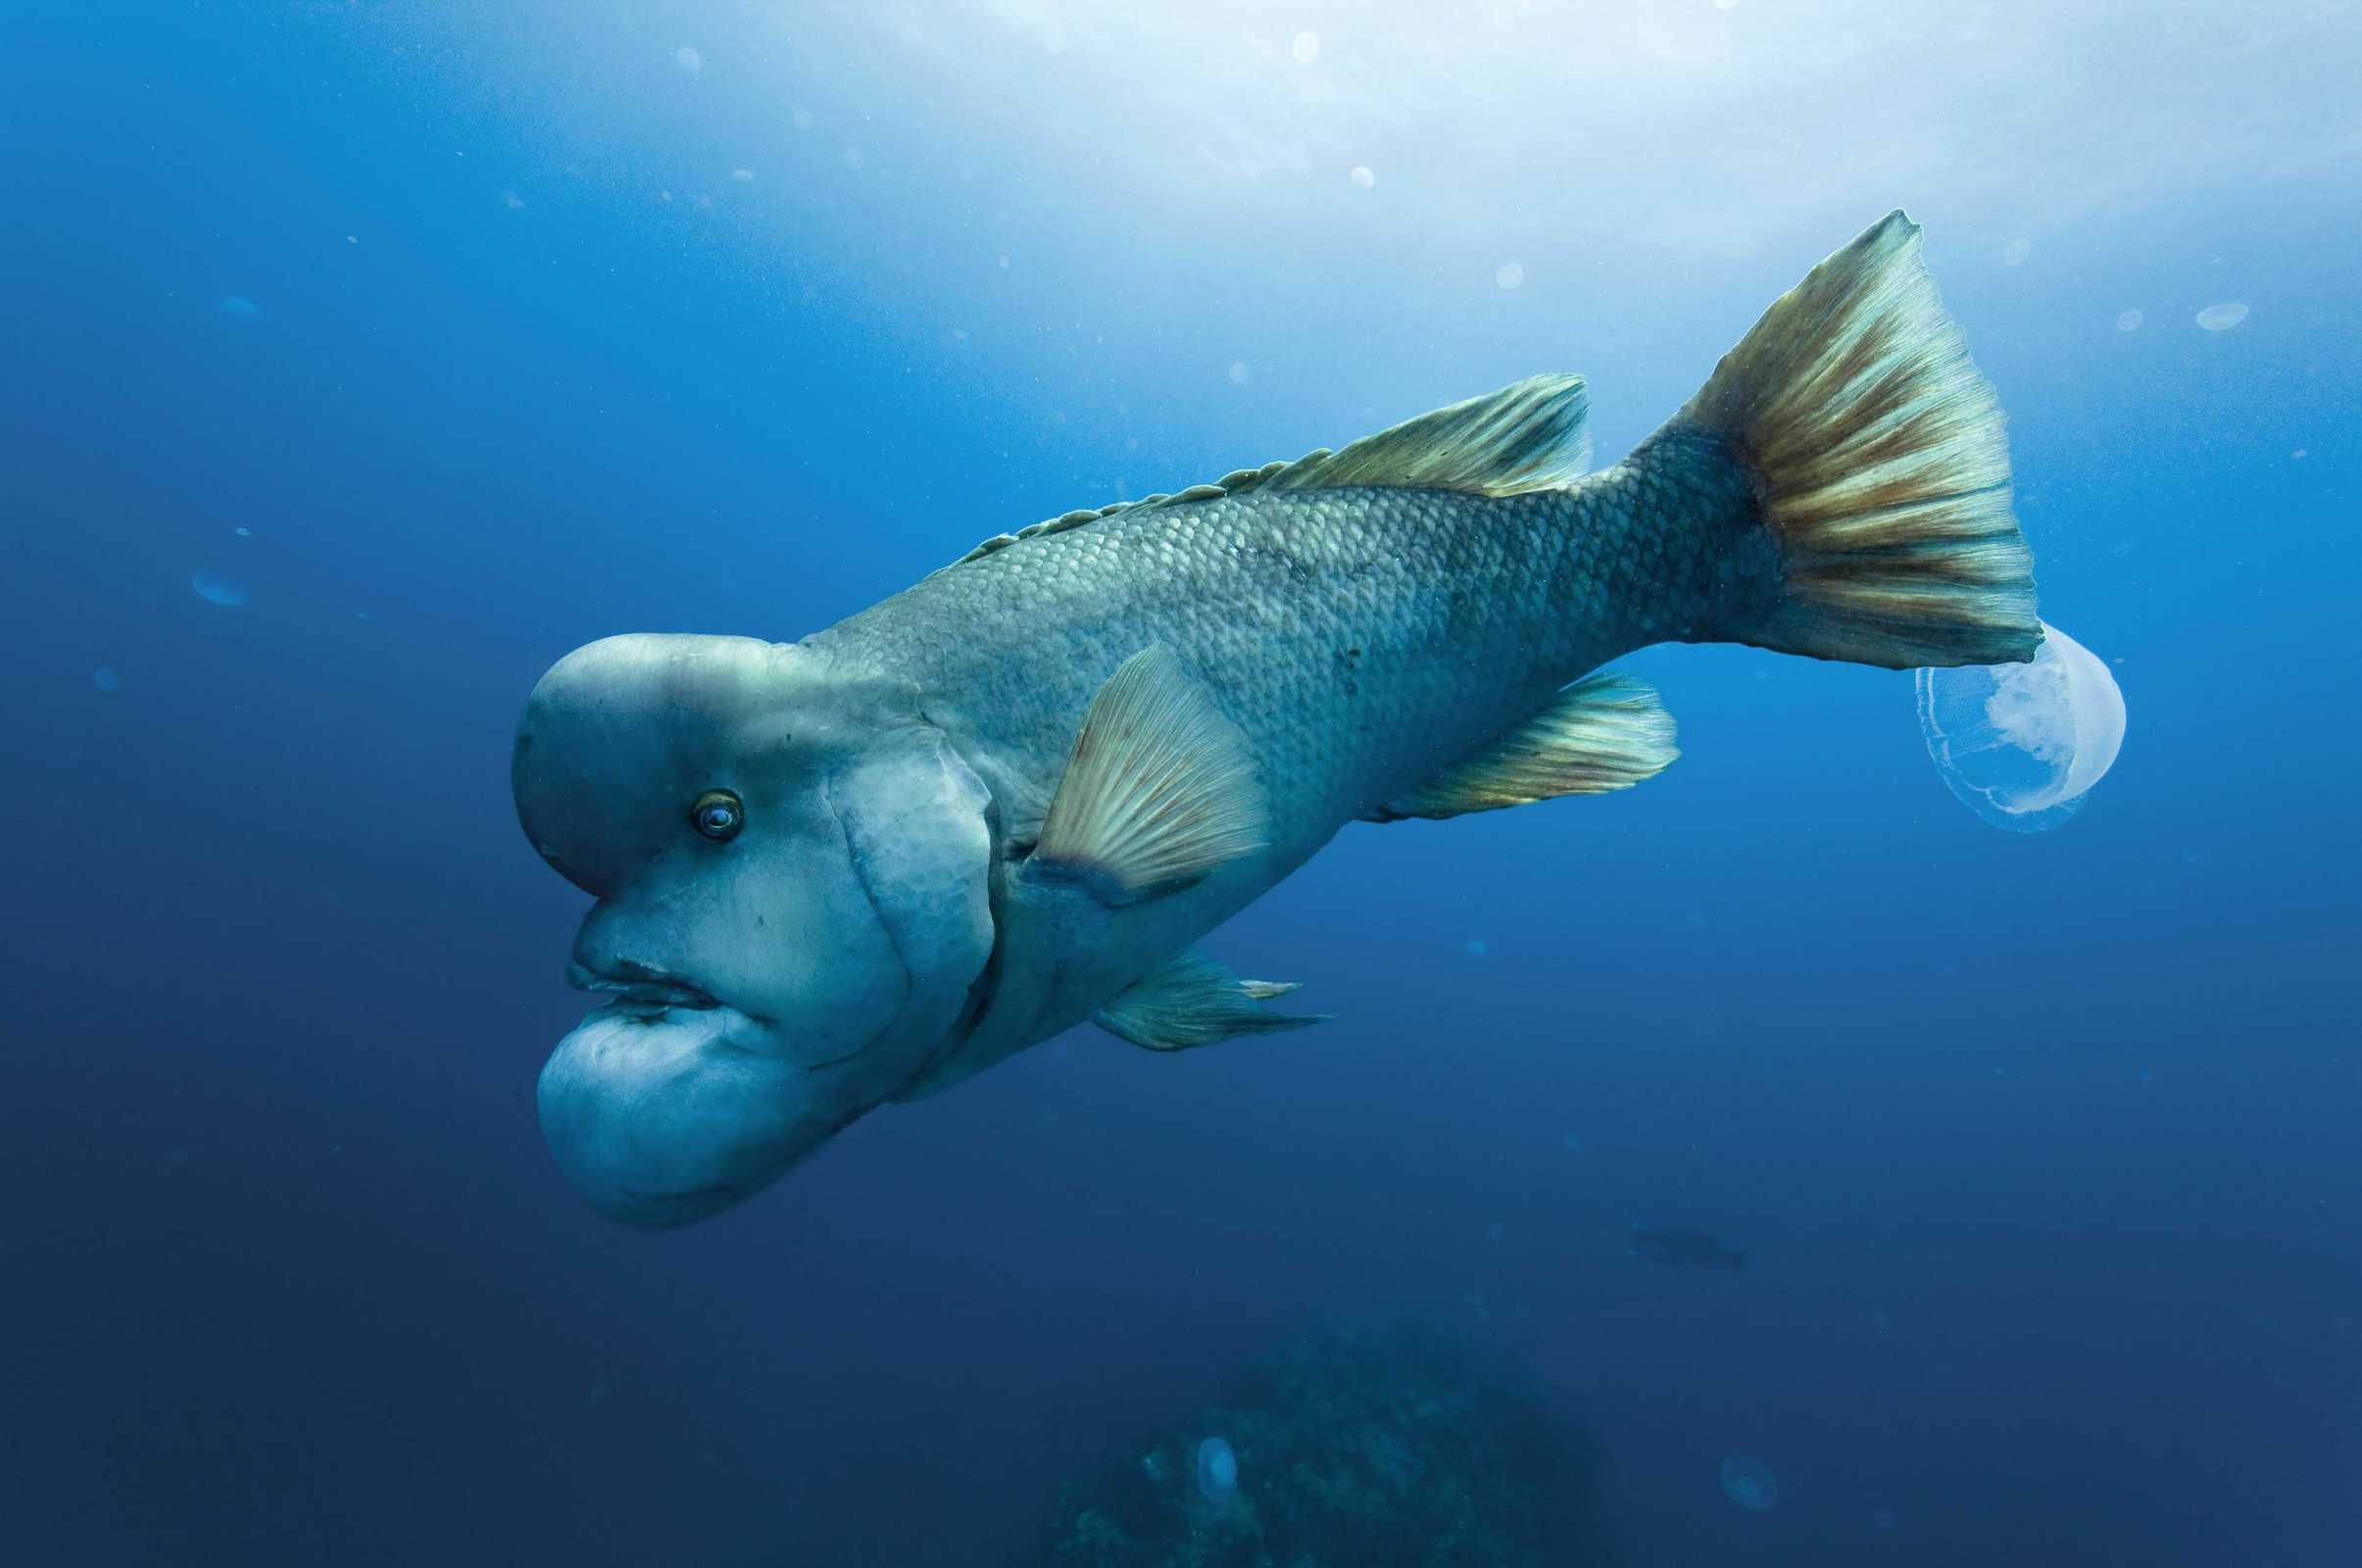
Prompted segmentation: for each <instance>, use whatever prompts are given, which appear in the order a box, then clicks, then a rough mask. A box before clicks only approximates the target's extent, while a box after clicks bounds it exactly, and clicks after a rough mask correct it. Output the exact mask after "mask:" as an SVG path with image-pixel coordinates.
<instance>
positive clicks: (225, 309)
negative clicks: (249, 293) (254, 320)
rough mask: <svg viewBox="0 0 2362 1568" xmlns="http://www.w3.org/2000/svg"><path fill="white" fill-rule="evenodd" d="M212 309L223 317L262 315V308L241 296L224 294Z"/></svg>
mask: <svg viewBox="0 0 2362 1568" xmlns="http://www.w3.org/2000/svg"><path fill="white" fill-rule="evenodd" d="M214 309H215V310H217V311H219V312H221V314H222V315H223V316H260V315H262V314H263V308H262V307H261V306H260V305H257V304H256V303H255V302H254V301H252V300H250V299H248V298H247V297H246V296H245V295H243V294H224V295H223V296H222V297H221V303H220V304H218V305H216V306H215V307H214Z"/></svg>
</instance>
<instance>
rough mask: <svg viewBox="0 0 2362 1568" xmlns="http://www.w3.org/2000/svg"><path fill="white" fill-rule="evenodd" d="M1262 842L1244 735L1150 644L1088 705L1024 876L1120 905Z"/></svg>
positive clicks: (1175, 886) (1178, 883)
mask: <svg viewBox="0 0 2362 1568" xmlns="http://www.w3.org/2000/svg"><path fill="white" fill-rule="evenodd" d="M1263 842H1264V840H1263V800H1262V793H1261V791H1260V790H1259V789H1258V788H1257V787H1256V785H1255V761H1254V759H1253V758H1252V757H1250V756H1249V755H1248V752H1247V739H1246V737H1245V736H1244V735H1242V734H1241V733H1240V732H1239V728H1238V726H1237V725H1235V724H1233V723H1232V722H1231V721H1230V720H1229V719H1227V718H1225V717H1224V716H1223V715H1222V712H1221V711H1220V710H1219V709H1217V708H1216V707H1215V706H1214V703H1213V698H1212V696H1211V695H1210V694H1208V693H1207V691H1206V688H1205V687H1204V686H1203V685H1201V684H1200V683H1199V682H1198V681H1197V680H1195V679H1193V678H1192V677H1191V675H1190V673H1189V671H1188V670H1186V669H1184V668H1183V667H1182V665H1181V661H1180V660H1179V659H1178V658H1177V657H1175V656H1174V654H1173V652H1172V650H1170V649H1168V648H1165V647H1162V646H1157V647H1153V648H1148V649H1144V650H1142V651H1141V652H1140V653H1137V654H1134V655H1133V656H1132V657H1131V658H1130V659H1127V660H1125V661H1124V662H1123V664H1122V666H1121V667H1120V668H1118V669H1117V670H1116V671H1115V673H1114V674H1113V675H1110V676H1109V677H1107V684H1106V685H1105V686H1102V687H1101V688H1100V689H1099V693H1098V695H1097V696H1095V697H1093V698H1092V699H1091V707H1090V711H1088V712H1086V713H1085V714H1084V715H1083V723H1082V728H1081V729H1080V730H1079V731H1078V732H1077V733H1076V735H1075V737H1074V750H1073V752H1072V753H1071V754H1070V755H1069V757H1068V758H1067V760H1066V772H1065V776H1064V777H1063V778H1061V779H1060V780H1059V781H1058V794H1057V795H1056V796H1054V797H1053V798H1052V800H1051V802H1050V809H1049V812H1048V814H1047V815H1046V816H1044V818H1043V820H1042V834H1041V837H1040V839H1039V840H1037V841H1036V843H1035V845H1034V850H1033V855H1032V858H1030V859H1029V860H1028V861H1027V862H1026V870H1027V874H1028V875H1032V876H1039V877H1047V878H1052V879H1056V880H1062V881H1071V882H1076V883H1080V884H1081V885H1082V886H1083V887H1085V888H1086V889H1088V890H1089V891H1090V892H1091V894H1092V895H1093V896H1094V897H1095V898H1097V899H1099V900H1100V902H1102V903H1103V904H1107V905H1110V906H1121V905H1127V904H1136V903H1138V902H1140V901H1141V900H1143V899H1149V898H1155V897H1156V896H1157V895H1159V894H1164V893H1172V892H1177V891H1179V890H1180V889H1182V888H1185V887H1188V886H1189V885H1190V884H1191V883H1194V882H1198V881H1201V880H1203V879H1204V878H1205V877H1206V875H1208V874H1209V873H1211V872H1212V871H1213V870H1214V869H1215V868H1216V867H1218V866H1220V865H1222V864H1223V863H1225V862H1226V861H1229V860H1233V859H1236V858H1238V857H1240V856H1242V855H1245V854H1248V853H1249V852H1251V851H1254V850H1257V849H1260V848H1262V846H1263Z"/></svg>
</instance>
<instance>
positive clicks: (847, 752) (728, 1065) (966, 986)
mask: <svg viewBox="0 0 2362 1568" xmlns="http://www.w3.org/2000/svg"><path fill="white" fill-rule="evenodd" d="M515 786H516V792H517V812H518V817H519V820H520V822H521V823H522V825H523V826H524V829H525V831H526V833H527V835H528V836H529V837H530V838H531V839H532V841H533V843H534V845H535V847H536V848H537V849H538V850H539V851H540V852H541V854H542V855H543V857H544V858H547V859H548V860H549V861H550V863H551V864H552V865H553V866H554V867H556V868H557V869H558V870H559V871H561V872H562V873H563V874H565V875H566V877H567V878H568V879H569V880H571V881H573V882H574V883H575V884H576V885H577V886H579V887H581V888H583V889H584V890H585V891H586V892H588V893H590V894H592V895H593V896H594V897H595V898H596V900H597V903H596V904H595V905H594V906H593V907H592V908H591V910H590V912H589V913H588V914H587V915H586V916H585V917H584V919H583V922H582V927H581V930H580V933H579V934H578V936H577V938H576V940H575V944H574V953H573V961H572V963H571V964H570V965H569V966H568V969H569V974H570V975H571V976H572V978H573V979H574V980H575V982H576V984H578V985H581V986H583V987H584V988H585V989H589V990H593V991H601V992H609V993H613V994H614V995H615V997H616V999H617V1000H615V1002H612V1003H610V1004H609V1005H607V1006H604V1007H601V1008H599V1009H598V1010H597V1011H594V1012H593V1013H592V1014H591V1015H590V1016H589V1017H588V1018H587V1019H585V1020H584V1022H583V1024H582V1026H581V1027H580V1028H578V1029H576V1030H575V1031H574V1032H573V1033H572V1034H570V1035H568V1036H567V1037H566V1040H565V1041H564V1042H562V1043H561V1044H560V1046H559V1048H558V1050H557V1052H556V1053H555V1054H553V1055H552V1056H551V1058H550V1061H549V1064H548V1065H547V1067H545V1068H544V1070H543V1073H542V1079H541V1086H540V1096H539V1099H540V1106H541V1118H542V1125H543V1130H544V1133H545V1135H546V1136H547V1138H548V1141H549V1144H550V1148H551V1152H552V1153H553V1154H554V1155H555V1156H556V1157H557V1159H558V1162H559V1164H560V1166H561V1167H562V1168H563V1169H564V1170H565V1172H566V1176H567V1177H568V1179H569V1180H571V1181H572V1182H573V1183H574V1185H575V1186H576V1187H577V1188H579V1189H580V1190H581V1191H582V1192H583V1193H584V1195H585V1196H586V1197H588V1198H590V1199H591V1201H593V1202H594V1203H595V1204H597V1205H598V1206H599V1207H600V1208H601V1209H602V1211H604V1212H606V1213H608V1214H610V1215H611V1216H613V1217H615V1218H617V1219H622V1220H626V1221H629V1222H632V1223H639V1224H657V1225H665V1224H680V1223H685V1222H686V1221H688V1220H692V1219H695V1218H698V1217H701V1216H702V1215H704V1214H708V1213H712V1212H714V1211H715V1210H717V1209H719V1208H722V1207H726V1206H728V1205H729V1204H730V1203H732V1202H735V1201H738V1200H739V1199H741V1198H743V1197H745V1196H746V1195H747V1194H749V1193H751V1192H753V1191H755V1190H756V1189H757V1188H759V1187H761V1186H763V1184H765V1183H767V1182H768V1181H770V1180H771V1179H773V1178H775V1177H776V1176H777V1175H779V1174H780V1173H781V1172H782V1171H784V1170H785V1169H787V1167H788V1166H789V1165H791V1164H793V1163H794V1162H795V1161H796V1160H797V1159H798V1158H800V1157H801V1156H803V1155H804V1154H806V1153H808V1152H811V1151H812V1149H814V1148H816V1147H817V1146H818V1145H819V1144H821V1143H822V1142H824V1141H826V1139H827V1138H828V1137H829V1136H830V1135H831V1134H833V1133H834V1132H836V1131H837V1130H838V1129H839V1128H841V1127H843V1126H844V1125H846V1124H847V1123H849V1122H851V1121H853V1120H854V1119H855V1118H857V1117H859V1116H860V1115H861V1114H862V1113H863V1112H864V1111H866V1110H868V1109H869V1108H870V1107H871V1106H872V1105H875V1104H876V1103H879V1102H880V1101H882V1100H884V1099H886V1098H887V1097H888V1096H890V1095H892V1094H893V1093H894V1092H895V1091H896V1090H897V1089H898V1088H900V1087H901V1086H902V1085H904V1084H906V1083H908V1082H909V1081H910V1079H911V1078H912V1077H913V1076H914V1075H916V1074H917V1073H919V1072H920V1071H922V1070H923V1069H924V1068H925V1067H926V1066H927V1064H928V1063H929V1061H930V1059H931V1058H932V1057H933V1055H934V1054H936V1053H937V1052H938V1051H939V1050H940V1048H942V1047H943V1046H944V1045H945V1044H946V1043H947V1039H948V1037H949V1036H950V1035H951V1034H952V1033H953V1032H954V1031H955V1029H956V1028H957V1027H958V1025H959V1023H960V1016H961V1013H962V1011H963V1010H964V1009H965V1008H966V1006H967V1001H968V993H969V990H970V988H971V987H972V986H973V985H974V984H975V983H976V981H977V979H978V978H979V976H980V975H981V974H982V973H983V970H984V967H985V964H986V960H987V959H988V957H989V956H990V955H991V951H992V941H993V931H992V916H991V910H990V907H989V902H988V899H989V890H988V873H989V870H990V864H991V838H990V832H989V829H988V825H987V820H986V811H987V808H988V805H989V799H988V796H987V794H986V791H985V789H984V786H983V784H982V783H981V782H980V781H979V780H978V779H977V778H976V776H975V775H974V773H973V772H971V771H970V770H969V769H968V767H967V766H966V764H965V763H964V762H963V761H961V760H960V757H959V755H958V754H957V753H956V752H955V751H954V750H953V749H952V747H951V745H950V744H949V742H948V741H947V740H946V739H945V738H944V736H943V734H942V732H941V731H939V730H938V729H936V728H935V727H934V726H933V725H932V724H929V723H928V722H927V721H926V720H925V718H924V716H923V715H922V714H921V713H920V712H919V711H918V709H917V705H916V702H915V699H914V697H913V695H912V694H911V693H910V692H909V691H908V689H906V688H900V687H896V686H894V685H892V684H889V683H881V682H876V681H862V680H854V679H848V678H845V677H842V676H840V675H838V674H836V673H835V672H832V671H830V670H829V669H827V668H826V667H825V666H824V665H823V664H822V663H821V662H820V661H818V660H817V659H816V658H815V657H814V656H813V655H812V654H811V653H810V652H809V651H807V650H805V649H802V648H799V647H794V646H785V645H775V644H766V643H762V642H758V641H755V640H753V639H749V638H736V637H688V636H655V635H650V636H632V637H614V638H609V639H606V640H605V641H602V642H598V643H593V644H591V645H590V646H588V647H586V648H583V649H579V650H577V651H576V652H575V653H573V654H570V655H568V656H567V657H566V659H564V660H562V661H560V662H559V663H558V664H557V665H556V666H555V667H553V668H552V669H551V670H550V672H549V673H548V674H547V675H545V676H544V677H543V678H542V680H541V682H540V684H539V685H537V686H536V687H535V689H534V692H533V695H532V697H531V698H530V699H529V700H528V701H527V703H526V707H525V713H524V718H523V720H522V722H521V723H520V724H519V727H518V734H517V756H516V764H515ZM717 796H726V797H728V798H730V799H733V800H735V801H737V802H740V803H742V805H743V820H742V821H741V822H740V823H739V824H738V825H737V826H736V827H735V829H734V830H733V831H731V832H729V833H728V834H726V835H723V836H721V837H718V838H717V837H715V836H713V835H710V834H709V833H707V832H705V831H702V830H701V828H700V826H699V823H700V820H701V816H702V815H703V813H704V808H705V806H706V805H707V804H708V803H710V802H711V801H713V800H714V799H715V798H716V797H717Z"/></svg>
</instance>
